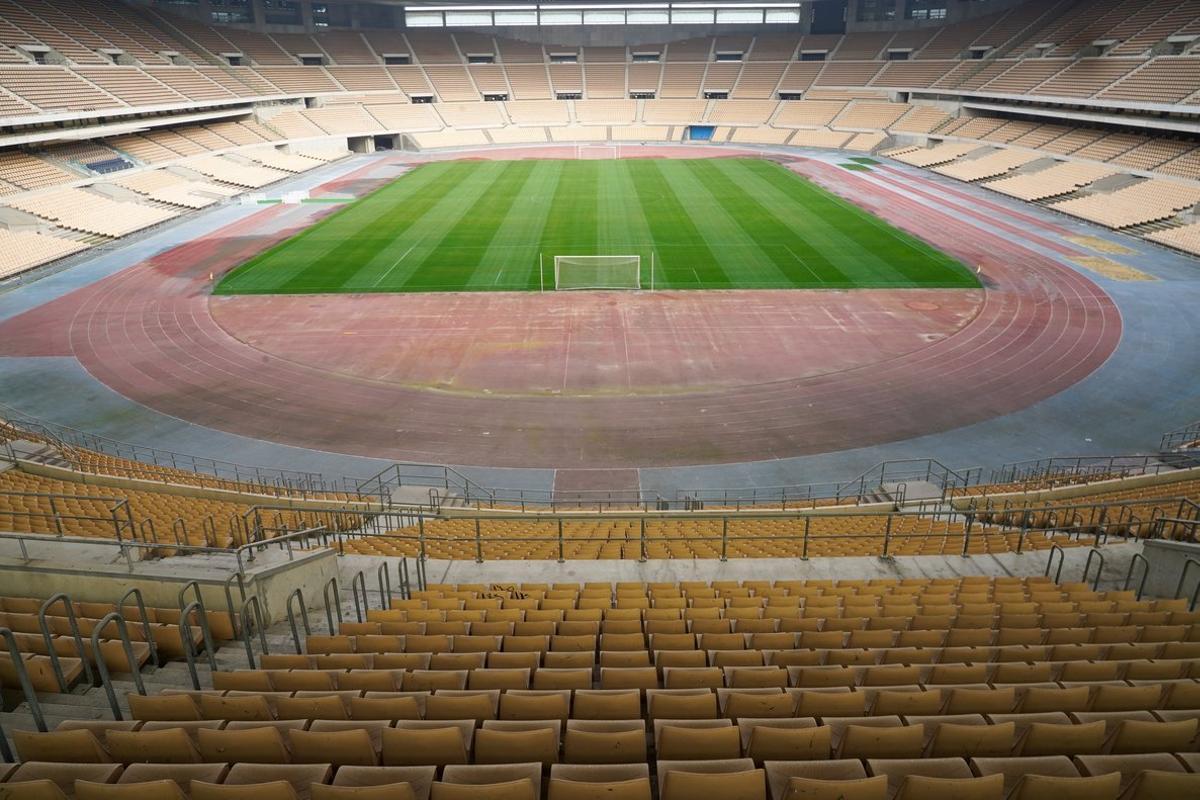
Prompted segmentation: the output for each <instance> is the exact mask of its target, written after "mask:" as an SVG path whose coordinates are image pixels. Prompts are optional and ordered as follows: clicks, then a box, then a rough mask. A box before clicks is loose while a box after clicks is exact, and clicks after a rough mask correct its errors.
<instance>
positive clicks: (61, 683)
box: [38, 592, 120, 694]
mask: <svg viewBox="0 0 1200 800" xmlns="http://www.w3.org/2000/svg"><path fill="white" fill-rule="evenodd" d="M55 603H62V605H63V608H64V609H66V612H67V613H66V614H65V615H64V616H66V618H67V624H68V625H69V626H70V628H71V638H72V639H74V641H75V652H76V653H77V654H78V655H79V660H80V661H82V662H83V673H84V675H85V676H86V677H87V682H88V685H89V686H90V685H92V683H93V682H94V681H95V677H94V676H93V675H92V665H91V663H90V662H89V660H88V655H87V649H86V648H85V647H84V646H83V637H82V636H81V635H80V634H79V620H78V618H77V617H76V616H75V607H74V605H73V604H72V603H71V598H70V597H67V594H66V592H58V593H57V594H55V595H52V596H51V597H48V598H47V599H46V600H45V602H43V603H42V605H41V608H39V609H38V627H40V628H41V630H42V641H43V642H44V643H45V645H46V654H47V655H48V656H49V657H50V668H51V669H52V670H53V671H54V678H55V680H57V681H58V688H59V689H60V690H61V691H62V692H63V694H66V693H67V692H69V691H71V687H70V686H68V685H67V676H66V674H65V673H64V672H63V668H62V662H61V661H60V660H59V657H58V651H57V650H55V649H54V639H53V636H52V635H51V633H50V621H49V620H48V619H47V618H46V616H47V615H46V612H47V611H48V610H49V609H50V607H51V606H53V605H54V604H55ZM117 608H120V606H117Z"/></svg>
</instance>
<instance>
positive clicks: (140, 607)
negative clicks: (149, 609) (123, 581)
mask: <svg viewBox="0 0 1200 800" xmlns="http://www.w3.org/2000/svg"><path fill="white" fill-rule="evenodd" d="M130 595H132V596H133V599H134V600H135V601H136V603H137V611H138V619H140V620H141V622H142V636H143V637H144V638H145V640H146V645H147V646H148V647H149V648H150V662H151V663H152V664H154V666H156V667H157V666H160V665H161V662H159V660H158V645H157V644H156V643H155V641H154V630H153V629H152V628H151V627H150V617H149V615H148V614H147V613H146V600H145V598H144V597H143V596H142V590H141V589H139V588H137V587H136V586H134V587H132V588H131V589H130V590H129V591H127V592H126V593H125V594H123V595H121V599H120V600H118V601H117V611H120V612H121V613H122V614H124V613H125V610H124V609H125V601H126V600H127V599H128V598H129V597H130Z"/></svg>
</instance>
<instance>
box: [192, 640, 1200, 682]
mask: <svg viewBox="0 0 1200 800" xmlns="http://www.w3.org/2000/svg"><path fill="white" fill-rule="evenodd" d="M1113 647H1117V645H1114V646H1113ZM1170 647H1171V645H1165V646H1164V652H1165V651H1166V649H1167V648H1170ZM1108 649H1111V648H1108ZM989 650H991V651H993V652H991V653H989V652H988V651H989ZM1039 651H1041V652H1039ZM733 652H734V653H736V654H737V655H739V656H753V657H754V658H755V663H748V662H747V661H746V660H745V659H738V661H740V662H741V663H737V662H734V663H730V664H712V665H706V659H707V658H708V657H710V656H713V657H715V656H720V655H722V652H720V651H717V652H711V653H708V654H705V653H703V652H699V651H684V653H683V654H684V655H687V656H696V657H697V663H695V664H688V663H686V662H685V661H684V660H683V659H680V658H672V659H670V660H668V656H675V655H678V654H676V653H673V652H669V651H668V652H661V653H659V654H658V655H659V658H658V665H657V666H650V665H649V663H644V664H643V665H641V666H607V665H606V661H610V660H608V659H604V658H602V660H601V666H600V668H599V678H598V680H597V679H596V675H595V670H594V668H593V666H592V664H591V663H590V662H589V663H588V664H586V665H584V666H576V667H535V668H530V667H528V666H518V665H517V664H516V663H515V662H514V661H512V660H508V661H506V662H505V663H504V665H503V666H496V661H495V660H494V659H492V664H493V666H489V667H484V666H483V656H482V654H474V655H467V656H466V658H469V659H475V660H476V662H477V663H476V665H475V666H471V665H465V664H464V663H463V662H462V661H461V660H460V658H459V656H456V655H450V656H430V655H428V654H424V655H421V654H411V655H405V654H398V655H396V656H388V655H381V656H377V657H376V660H377V661H378V662H379V663H384V662H385V659H386V663H389V664H392V666H391V667H390V668H382V667H378V666H377V667H376V668H374V669H349V670H345V669H342V668H327V669H312V668H308V667H307V666H305V667H303V668H296V669H269V670H239V671H235V672H218V673H214V675H213V685H214V688H215V689H217V690H234V691H242V692H294V691H326V692H328V691H377V692H388V691H411V692H419V691H433V690H437V689H474V690H493V689H495V690H511V689H591V688H593V687H596V688H599V689H638V690H654V689H694V688H709V689H719V688H732V689H758V688H779V689H785V688H795V689H813V688H829V687H848V688H854V687H867V688H869V687H888V686H904V685H915V684H920V685H923V686H950V685H962V684H993V683H994V684H1030V683H1042V684H1045V683H1059V682H1061V683H1064V684H1078V683H1097V682H1118V683H1119V682H1124V681H1128V682H1130V683H1146V682H1153V681H1180V680H1186V679H1196V678H1200V663H1198V662H1197V661H1196V659H1194V658H1187V657H1184V658H1130V659H1117V658H1114V659H1111V660H1104V659H1095V660H1093V659H1091V658H1089V657H1090V656H1093V655H1097V654H1098V653H1097V651H1096V649H1095V647H1094V646H1090V645H1080V646H1076V645H1063V646H1059V647H1056V648H1054V649H1053V650H1051V651H1050V652H1049V653H1048V654H1047V653H1046V652H1044V648H1039V649H1032V648H1031V649H1028V650H1025V651H1022V650H1021V649H1020V647H1019V646H1018V647H1010V648H946V649H944V650H942V651H941V658H942V660H941V661H939V662H938V663H933V662H929V663H924V662H921V661H918V660H916V659H910V658H909V657H908V654H907V653H906V652H905V651H904V650H901V649H897V650H892V651H886V653H887V654H888V655H891V654H895V658H894V659H892V660H887V661H880V654H881V652H885V651H870V650H863V651H854V650H827V651H820V650H795V651H761V652H760V651H757V650H747V651H733ZM860 652H861V653H863V654H864V655H865V656H866V657H864V658H863V659H861V660H859V661H858V662H851V661H849V660H848V659H839V660H837V661H835V660H833V659H832V658H829V659H824V658H822V656H826V657H830V656H846V655H853V654H855V653H860ZM1099 654H1103V653H1099ZM503 655H505V654H502V653H501V654H493V656H503ZM530 655H531V656H532V657H533V658H536V654H530ZM605 655H607V654H602V656H605ZM613 655H614V656H616V657H619V658H620V661H619V662H617V663H630V662H629V659H628V658H627V657H628V656H629V655H630V654H629V653H615V654H613ZM633 655H637V656H640V657H644V656H646V655H648V654H647V653H645V652H644V651H640V652H638V653H635V654H633ZM1072 655H1074V656H1077V657H1076V658H1071V657H1070V656H1072ZM797 656H803V657H806V658H807V661H808V664H807V665H798V664H788V665H787V666H782V665H780V663H779V662H783V661H793V660H794V661H797V662H798V661H800V660H801V659H800V658H796V657H797ZM1047 656H1049V657H1047ZM1055 656H1057V658H1055ZM306 658H307V657H304V656H301V657H300V658H298V659H296V660H301V659H306ZM317 658H321V657H320V656H318V657H317ZM326 658H332V657H326ZM434 659H442V662H441V663H439V664H436V665H434V664H433V661H434ZM450 659H453V661H451V660H450ZM712 660H719V659H712ZM764 660H769V661H773V662H776V663H773V664H770V665H766V666H764V665H763V663H762V662H763V661H764ZM822 661H826V663H821V662H822ZM610 663H611V662H610ZM709 663H711V662H709ZM401 664H404V665H405V667H401ZM672 664H675V666H672ZM427 665H428V666H436V667H438V668H436V669H430V668H426V666H427ZM456 665H457V666H458V668H455V666H456Z"/></svg>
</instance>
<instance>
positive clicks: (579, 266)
mask: <svg viewBox="0 0 1200 800" xmlns="http://www.w3.org/2000/svg"><path fill="white" fill-rule="evenodd" d="M650 264H651V267H650V270H651V272H650V282H649V285H650V288H651V289H653V288H654V266H653V264H654V255H653V254H651V256H650ZM554 288H555V290H559V291H564V290H578V289H641V288H642V257H641V256H632V255H631V256H555V257H554Z"/></svg>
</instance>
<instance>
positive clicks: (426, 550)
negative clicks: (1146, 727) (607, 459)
mask: <svg viewBox="0 0 1200 800" xmlns="http://www.w3.org/2000/svg"><path fill="white" fill-rule="evenodd" d="M620 516H621V515H619V514H615V513H607V512H606V513H605V514H604V515H603V518H604V519H605V520H612V519H614V518H619V517H620ZM679 516H681V515H680V514H674V515H672V514H663V515H659V516H657V517H650V518H647V517H644V516H643V517H639V518H638V519H639V520H640V523H641V524H639V525H638V526H637V527H638V530H637V531H636V533H635V535H633V536H631V537H628V538H613V537H609V536H576V535H571V536H567V535H565V533H556V535H553V536H532V535H531V536H519V537H515V536H511V535H506V536H492V535H488V534H485V533H484V532H483V531H482V529H481V530H480V533H479V534H478V535H477V536H471V537H462V536H440V535H436V534H428V533H422V532H417V533H414V532H411V531H391V532H386V533H379V534H372V535H371V536H370V537H369V538H372V539H378V540H382V541H394V542H396V543H398V544H403V545H406V546H408V547H409V548H411V550H409V552H407V553H403V554H400V553H398V554H397V555H398V556H401V555H408V556H415V557H416V563H417V565H418V569H419V568H420V567H421V566H422V565H423V562H424V561H425V560H427V559H429V558H450V559H460V558H462V557H463V556H462V555H454V554H452V553H447V552H446V551H445V550H444V549H442V548H439V547H437V545H441V544H449V545H456V546H458V547H460V548H461V547H463V546H464V545H465V546H468V547H472V546H473V549H474V551H475V552H474V554H473V555H474V558H475V560H476V561H479V559H480V558H481V557H483V558H484V560H486V558H487V555H488V551H489V548H490V547H491V546H493V545H521V546H526V547H532V546H535V545H545V544H553V545H557V547H558V550H559V552H560V553H562V552H563V550H564V548H565V547H566V545H575V544H586V543H602V544H613V543H620V544H621V545H623V546H627V547H629V548H633V549H635V550H636V554H637V560H639V561H646V560H648V558H649V556H648V550H649V549H650V547H651V546H653V545H664V544H680V543H683V544H705V545H708V546H710V547H713V548H719V550H720V554H721V555H720V556H719V557H724V558H726V559H727V558H731V557H738V554H737V553H736V552H734V549H735V548H736V547H737V546H739V545H741V544H743V543H751V542H753V543H776V544H778V543H785V542H786V543H792V544H794V545H796V550H797V551H798V552H796V553H795V555H794V556H793V557H795V556H798V557H799V558H801V559H802V560H807V559H808V557H809V553H810V548H811V547H812V546H813V545H815V544H819V543H828V542H853V541H858V542H863V541H867V542H874V543H875V544H876V546H877V549H876V550H875V551H874V552H873V553H871V552H863V553H861V554H860V555H875V556H879V557H882V558H887V557H889V556H894V555H896V554H897V553H896V550H897V549H902V548H899V547H898V546H899V545H900V544H901V543H906V542H911V541H922V542H930V541H935V542H938V541H940V542H941V543H942V544H943V547H946V546H948V545H951V544H953V548H954V549H955V550H956V551H957V552H960V553H961V554H962V555H964V556H965V555H970V553H971V549H972V545H973V544H979V543H981V542H982V543H986V542H987V541H989V540H1004V541H1005V542H1006V543H1007V541H1008V539H1009V538H1010V537H1011V536H1013V535H1014V534H1017V535H1018V542H1017V548H1018V551H1020V550H1021V549H1022V548H1023V547H1027V546H1028V541H1029V540H1031V539H1034V538H1035V537H1038V536H1042V537H1043V540H1044V541H1050V537H1066V538H1067V539H1070V540H1073V541H1075V542H1077V543H1082V542H1083V541H1085V540H1086V541H1088V542H1090V543H1093V544H1095V543H1097V541H1096V540H1097V539H1098V538H1099V539H1101V540H1102V539H1103V537H1102V536H1098V535H1097V534H1096V533H1095V532H1094V531H1091V530H1083V529H1068V528H1059V527H1048V528H1038V527H1032V526H1029V527H1024V528H1007V527H1002V526H974V527H973V526H971V525H970V524H967V525H963V526H962V527H961V528H959V529H954V530H951V529H944V530H930V531H919V532H915V531H901V530H898V529H897V527H898V526H897V525H896V524H895V523H896V520H897V519H899V518H901V517H905V516H917V515H915V514H905V513H903V512H892V513H891V514H878V515H875V516H876V517H878V518H882V522H883V527H884V530H882V531H879V532H874V531H861V530H859V531H855V530H850V529H847V530H843V531H837V530H834V531H827V530H822V531H813V530H812V523H813V521H814V520H816V521H825V520H828V519H831V518H833V519H836V517H828V516H824V515H822V516H813V515H809V514H793V515H791V516H789V517H786V518H783V517H780V516H779V515H775V516H774V517H771V518H772V519H781V518H783V519H787V520H789V521H790V522H791V523H792V525H793V530H794V533H769V534H744V533H738V532H735V531H731V530H729V527H728V525H724V524H723V525H722V532H721V533H720V534H718V535H712V534H709V535H683V536H678V535H670V536H666V535H662V536H659V535H653V534H654V531H652V530H651V529H649V528H648V527H647V526H646V525H645V523H646V522H647V521H653V520H654V519H656V518H658V519H663V518H666V519H670V518H677V517H679ZM683 516H687V515H686V514H683ZM847 516H848V515H847ZM863 516H867V515H863ZM710 518H713V517H710ZM481 519H511V518H510V517H504V516H501V517H491V516H481ZM572 519H579V518H578V517H574V518H572ZM715 519H716V520H718V521H723V520H730V521H732V520H736V521H744V520H745V519H746V517H745V516H744V515H743V516H741V517H730V516H725V517H722V516H716V517H715ZM356 538H358V537H357V536H353V535H347V534H335V539H336V542H337V544H336V546H337V547H338V550H339V553H341V554H342V555H345V554H346V545H347V543H349V542H352V541H354V540H355V539H356ZM959 543H961V548H959V547H958V544H959ZM731 553H733V555H731ZM774 555H779V554H778V553H776V554H774ZM506 557H508V558H529V557H531V556H529V555H528V554H525V555H520V554H518V555H511V554H510V555H508V556H506ZM626 557H627V558H633V555H632V554H630V555H627V556H626ZM689 557H690V556H689ZM702 557H706V556H702ZM400 571H401V585H402V586H404V585H405V583H406V581H407V580H408V578H409V577H410V575H409V574H406V573H408V570H407V564H406V562H403V561H402V562H401V563H400Z"/></svg>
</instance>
